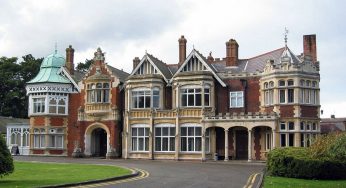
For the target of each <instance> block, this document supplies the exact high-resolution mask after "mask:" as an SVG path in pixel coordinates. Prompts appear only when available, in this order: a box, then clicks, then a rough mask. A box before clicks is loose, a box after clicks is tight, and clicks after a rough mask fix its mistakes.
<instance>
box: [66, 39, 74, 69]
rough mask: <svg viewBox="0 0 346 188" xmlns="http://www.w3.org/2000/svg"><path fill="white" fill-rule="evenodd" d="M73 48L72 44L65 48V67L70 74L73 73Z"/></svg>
mask: <svg viewBox="0 0 346 188" xmlns="http://www.w3.org/2000/svg"><path fill="white" fill-rule="evenodd" d="M73 60H74V49H73V48H72V45H69V46H68V48H66V68H67V70H68V72H69V73H70V74H71V75H74V62H73Z"/></svg>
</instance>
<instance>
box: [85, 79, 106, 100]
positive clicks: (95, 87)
mask: <svg viewBox="0 0 346 188" xmlns="http://www.w3.org/2000/svg"><path fill="white" fill-rule="evenodd" d="M109 91H110V87H109V83H92V84H88V85H87V101H88V103H108V102H109Z"/></svg>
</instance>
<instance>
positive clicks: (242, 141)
mask: <svg viewBox="0 0 346 188" xmlns="http://www.w3.org/2000/svg"><path fill="white" fill-rule="evenodd" d="M247 157H248V131H247V130H237V131H236V159H247Z"/></svg>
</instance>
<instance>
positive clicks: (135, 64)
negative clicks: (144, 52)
mask: <svg viewBox="0 0 346 188" xmlns="http://www.w3.org/2000/svg"><path fill="white" fill-rule="evenodd" d="M140 62H141V60H140V59H139V57H135V58H134V59H133V69H135V68H136V67H137V65H138V64H139V63H140Z"/></svg>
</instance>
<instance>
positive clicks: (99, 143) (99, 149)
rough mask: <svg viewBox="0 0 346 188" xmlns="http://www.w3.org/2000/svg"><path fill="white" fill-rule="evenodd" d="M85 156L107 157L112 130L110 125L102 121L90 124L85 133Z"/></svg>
mask: <svg viewBox="0 0 346 188" xmlns="http://www.w3.org/2000/svg"><path fill="white" fill-rule="evenodd" d="M84 143H85V150H84V154H85V156H89V157H91V156H103V157H105V156H106V154H107V152H108V151H109V150H110V131H109V129H108V127H107V126H106V125H104V124H101V123H94V124H91V125H89V126H88V128H87V129H86V130H85V135H84Z"/></svg>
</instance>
